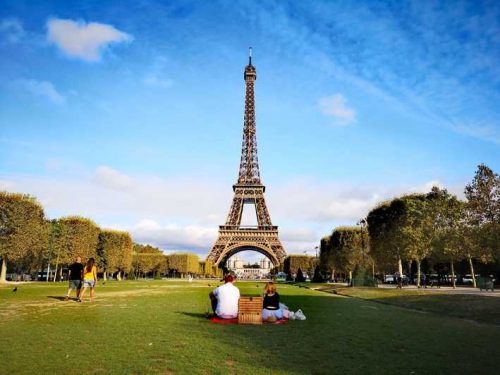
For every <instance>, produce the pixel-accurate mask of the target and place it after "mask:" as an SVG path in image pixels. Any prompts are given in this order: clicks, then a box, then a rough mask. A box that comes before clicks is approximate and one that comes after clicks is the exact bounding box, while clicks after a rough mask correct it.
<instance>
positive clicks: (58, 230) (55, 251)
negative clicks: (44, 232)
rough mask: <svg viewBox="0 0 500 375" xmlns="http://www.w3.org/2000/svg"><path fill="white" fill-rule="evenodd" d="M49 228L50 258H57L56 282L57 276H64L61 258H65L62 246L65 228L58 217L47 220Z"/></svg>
mask: <svg viewBox="0 0 500 375" xmlns="http://www.w3.org/2000/svg"><path fill="white" fill-rule="evenodd" d="M47 225H48V229H49V248H48V252H49V258H55V268H54V274H55V275H54V282H55V281H56V279H57V278H59V279H61V277H62V267H61V266H60V263H61V260H62V259H64V258H65V256H66V255H65V254H64V247H63V246H62V241H61V236H62V233H63V228H62V225H61V222H60V221H59V220H57V219H53V220H49V221H48V222H47Z"/></svg>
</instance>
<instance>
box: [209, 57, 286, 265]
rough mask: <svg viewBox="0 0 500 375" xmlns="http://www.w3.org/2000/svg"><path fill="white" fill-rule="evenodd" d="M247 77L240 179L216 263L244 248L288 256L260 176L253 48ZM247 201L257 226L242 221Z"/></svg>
mask: <svg viewBox="0 0 500 375" xmlns="http://www.w3.org/2000/svg"><path fill="white" fill-rule="evenodd" d="M243 77H244V79H245V84H246V91H245V119H244V125H243V144H242V147H241V162H240V171H239V175H238V182H237V183H236V184H234V185H233V191H234V197H233V203H232V204H231V208H230V210H229V214H228V215H227V220H226V224H225V225H221V226H219V236H218V238H217V241H215V244H214V245H213V246H212V249H211V250H210V253H209V254H208V257H207V260H209V261H211V262H212V263H213V264H214V265H219V266H224V265H225V264H226V261H227V259H228V258H229V257H231V256H232V255H234V254H236V253H238V252H240V251H244V250H254V251H258V252H260V253H262V254H264V255H266V256H267V257H268V258H269V259H271V261H272V262H273V264H274V265H275V266H277V265H279V264H280V263H282V262H283V260H284V259H285V257H286V252H285V249H284V248H283V245H282V244H281V241H280V240H279V238H278V227H277V226H275V225H273V224H272V222H271V216H270V215H269V210H268V209H267V205H266V201H265V199H264V192H265V190H266V188H265V186H264V185H263V184H262V182H261V180H260V171H259V159H258V157H257V136H256V126H255V100H254V83H255V80H256V79H257V71H256V69H255V67H254V66H253V65H252V49H251V48H250V50H249V57H248V65H247V66H246V67H245V73H244V76H243ZM245 204H253V205H254V207H255V213H256V216H257V226H255V227H250V226H246V225H245V226H242V225H241V216H242V213H243V206H244V205H245Z"/></svg>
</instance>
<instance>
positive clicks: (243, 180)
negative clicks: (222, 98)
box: [238, 47, 261, 185]
mask: <svg viewBox="0 0 500 375" xmlns="http://www.w3.org/2000/svg"><path fill="white" fill-rule="evenodd" d="M243 78H244V79H245V85H246V91H245V117H244V124H243V143H242V146H241V161H240V171H239V175H238V184H244V185H261V181H260V172H259V158H258V156H257V135H256V125H255V99H254V83H255V80H256V79H257V71H256V69H255V67H254V66H253V65H252V47H250V48H249V51H248V65H247V66H246V67H245V73H244V75H243Z"/></svg>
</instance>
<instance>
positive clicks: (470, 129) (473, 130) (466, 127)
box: [453, 123, 500, 144]
mask: <svg viewBox="0 0 500 375" xmlns="http://www.w3.org/2000/svg"><path fill="white" fill-rule="evenodd" d="M453 129H454V130H455V131H456V132H458V133H461V134H464V135H468V136H472V137H475V138H478V139H482V140H486V141H492V142H495V143H497V144H500V126H495V125H493V124H472V123H468V124H459V125H453Z"/></svg>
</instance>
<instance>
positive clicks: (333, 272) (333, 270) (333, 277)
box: [332, 268, 335, 282]
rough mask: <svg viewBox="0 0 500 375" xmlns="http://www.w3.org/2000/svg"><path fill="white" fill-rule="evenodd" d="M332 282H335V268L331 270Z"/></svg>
mask: <svg viewBox="0 0 500 375" xmlns="http://www.w3.org/2000/svg"><path fill="white" fill-rule="evenodd" d="M332 281H333V282H335V268H332Z"/></svg>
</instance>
